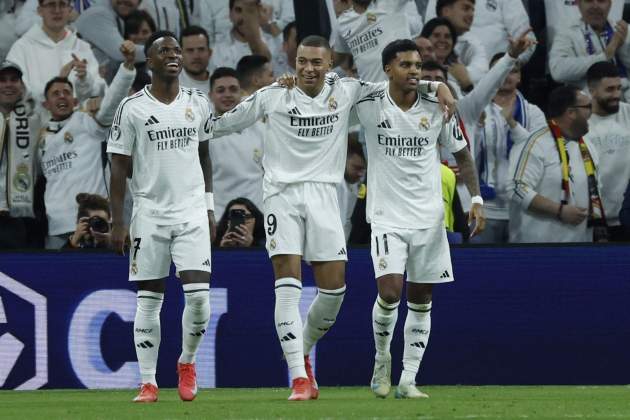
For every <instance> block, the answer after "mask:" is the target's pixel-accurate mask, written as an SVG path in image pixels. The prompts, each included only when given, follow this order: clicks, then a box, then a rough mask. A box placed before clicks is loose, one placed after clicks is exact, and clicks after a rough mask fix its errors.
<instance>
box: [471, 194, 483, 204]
mask: <svg viewBox="0 0 630 420" xmlns="http://www.w3.org/2000/svg"><path fill="white" fill-rule="evenodd" d="M470 202H471V203H472V204H479V205H481V206H483V198H481V196H480V195H475V196H473V197H472V198H471V199H470Z"/></svg>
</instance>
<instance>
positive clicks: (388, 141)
mask: <svg viewBox="0 0 630 420" xmlns="http://www.w3.org/2000/svg"><path fill="white" fill-rule="evenodd" d="M356 109H357V112H358V115H359V119H360V120H361V124H362V125H363V127H365V142H366V145H367V151H368V162H369V166H368V178H367V208H366V216H367V221H368V222H369V223H376V224H378V225H381V226H387V227H393V228H404V229H427V228H430V227H433V226H436V225H439V224H441V223H443V220H444V205H443V203H442V182H441V172H440V161H439V150H438V142H439V143H440V144H441V145H442V146H444V147H446V148H447V149H448V150H449V151H451V152H452V153H455V152H458V151H460V150H462V149H463V148H465V147H466V140H465V139H464V136H463V134H462V132H461V130H460V129H459V126H458V124H457V122H456V120H455V118H452V119H451V120H450V121H449V122H448V123H446V124H445V123H444V121H443V118H444V114H443V112H442V111H441V109H440V106H439V104H438V102H437V99H436V98H435V97H434V96H427V95H418V100H417V101H416V103H415V104H414V105H413V107H411V108H410V109H409V110H407V111H406V112H403V111H402V110H401V109H400V108H399V107H398V106H397V105H396V104H395V102H394V101H393V99H392V98H391V97H390V96H389V89H388V85H387V84H385V86H383V88H382V89H380V90H378V91H376V92H373V93H371V94H369V95H366V96H364V97H363V98H361V99H360V100H359V101H358V102H357V105H356Z"/></svg>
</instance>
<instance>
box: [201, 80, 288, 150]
mask: <svg viewBox="0 0 630 420" xmlns="http://www.w3.org/2000/svg"><path fill="white" fill-rule="evenodd" d="M285 91H286V88H284V87H281V86H279V85H277V84H276V83H274V84H273V85H271V86H268V87H264V88H262V89H259V90H257V91H256V92H254V93H252V94H251V95H249V96H248V97H247V98H245V99H244V100H243V101H242V102H241V103H240V104H238V105H237V106H236V107H234V108H233V109H232V110H230V111H228V112H226V113H224V114H222V115H217V116H211V117H210V120H209V122H208V127H207V128H208V134H209V135H210V138H216V137H221V136H225V135H227V134H231V133H234V132H237V131H241V130H243V129H245V128H247V127H249V126H251V125H253V124H254V123H255V122H256V121H258V120H259V119H261V118H262V117H263V116H264V115H265V114H266V108H267V103H268V100H269V99H270V97H271V96H272V95H279V94H282V93H283V92H285Z"/></svg>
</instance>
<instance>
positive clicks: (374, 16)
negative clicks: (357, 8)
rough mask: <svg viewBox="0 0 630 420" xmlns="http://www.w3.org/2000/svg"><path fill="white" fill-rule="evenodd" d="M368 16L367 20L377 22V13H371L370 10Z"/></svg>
mask: <svg viewBox="0 0 630 420" xmlns="http://www.w3.org/2000/svg"><path fill="white" fill-rule="evenodd" d="M366 17H367V21H368V22H369V23H374V22H376V15H375V14H374V13H369V12H368V13H367V14H366Z"/></svg>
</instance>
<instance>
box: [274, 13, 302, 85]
mask: <svg viewBox="0 0 630 420" xmlns="http://www.w3.org/2000/svg"><path fill="white" fill-rule="evenodd" d="M297 44H298V43H297V26H296V25H295V21H293V22H290V23H289V24H288V25H287V26H285V27H284V29H283V30H282V51H278V53H277V54H275V55H274V56H273V73H274V75H276V76H278V77H280V76H282V75H284V74H295V56H296V54H297Z"/></svg>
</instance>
